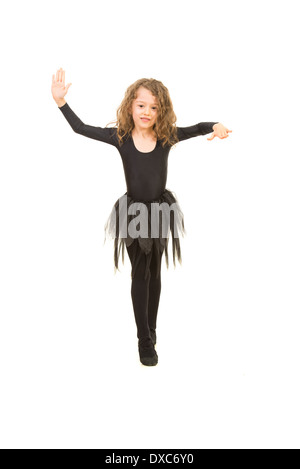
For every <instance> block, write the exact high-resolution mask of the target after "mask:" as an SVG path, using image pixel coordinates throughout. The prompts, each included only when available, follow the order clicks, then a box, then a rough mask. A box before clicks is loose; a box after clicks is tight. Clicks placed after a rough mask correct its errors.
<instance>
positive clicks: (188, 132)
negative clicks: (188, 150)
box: [177, 122, 218, 141]
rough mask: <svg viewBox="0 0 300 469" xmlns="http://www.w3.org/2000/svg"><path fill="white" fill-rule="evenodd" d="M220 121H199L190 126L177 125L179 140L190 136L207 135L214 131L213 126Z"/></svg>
mask: <svg viewBox="0 0 300 469" xmlns="http://www.w3.org/2000/svg"><path fill="white" fill-rule="evenodd" d="M215 124H218V122H199V123H198V124H195V125H191V126H189V127H177V137H178V140H179V141H181V140H187V139H188V138H192V137H197V136H198V135H206V134H209V133H211V132H213V126H214V125H215Z"/></svg>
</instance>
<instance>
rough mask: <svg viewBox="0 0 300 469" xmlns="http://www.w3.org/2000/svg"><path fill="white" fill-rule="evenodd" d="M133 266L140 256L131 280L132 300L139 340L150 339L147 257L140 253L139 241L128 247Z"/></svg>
mask: <svg viewBox="0 0 300 469" xmlns="http://www.w3.org/2000/svg"><path fill="white" fill-rule="evenodd" d="M126 249H127V252H128V255H129V258H130V262H131V265H132V267H133V260H134V255H136V258H137V257H138V256H139V261H138V263H137V265H136V272H135V275H134V278H132V280H131V298H132V304H133V310H134V316H135V322H136V326H137V337H138V339H142V340H144V339H146V338H150V330H149V325H148V301H149V282H150V278H149V277H148V278H147V280H145V278H144V277H145V268H146V255H145V253H143V252H141V251H140V247H139V245H138V241H137V239H135V240H134V242H133V243H132V244H131V245H130V246H126Z"/></svg>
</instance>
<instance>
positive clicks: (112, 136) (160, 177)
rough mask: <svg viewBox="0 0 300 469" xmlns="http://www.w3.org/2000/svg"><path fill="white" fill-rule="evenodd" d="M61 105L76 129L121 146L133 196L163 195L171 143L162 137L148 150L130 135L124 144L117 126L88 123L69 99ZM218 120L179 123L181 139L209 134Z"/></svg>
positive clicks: (142, 198)
mask: <svg viewBox="0 0 300 469" xmlns="http://www.w3.org/2000/svg"><path fill="white" fill-rule="evenodd" d="M59 109H60V110H61V112H62V113H63V115H64V116H65V118H66V119H67V121H68V122H69V124H70V126H71V127H72V129H73V130H74V132H76V133H77V134H80V135H84V136H85V137H89V138H92V139H95V140H100V141H101V142H105V143H109V144H110V145H113V146H115V147H116V148H117V149H118V151H119V153H120V155H121V157H122V162H123V168H124V173H125V179H126V186H127V194H128V195H129V196H130V197H132V198H133V199H134V200H136V201H141V202H147V201H151V200H156V199H158V198H159V196H160V195H161V194H162V193H163V191H164V190H165V187H166V182H167V173H168V155H169V151H170V148H171V146H170V145H165V147H164V148H163V147H162V145H161V142H160V141H159V140H158V141H157V142H156V147H155V148H154V150H152V151H150V152H146V153H145V152H141V151H139V150H137V148H136V147H135V145H134V142H133V139H132V137H131V136H130V137H128V138H127V140H126V141H125V142H124V143H123V145H121V146H120V144H119V140H118V137H117V135H116V127H94V126H91V125H87V124H84V123H83V122H82V121H81V120H80V119H79V117H78V116H77V115H76V114H75V113H74V111H73V110H72V109H71V108H70V106H69V105H68V103H65V104H64V105H63V106H61V107H59ZM214 124H217V122H200V123H198V124H195V125H192V126H190V127H176V129H177V136H178V140H179V141H182V140H186V139H188V138H191V137H197V136H198V135H205V134H209V133H211V132H213V128H212V127H213V125H214Z"/></svg>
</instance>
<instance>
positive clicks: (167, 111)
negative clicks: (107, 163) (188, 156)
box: [106, 78, 178, 147]
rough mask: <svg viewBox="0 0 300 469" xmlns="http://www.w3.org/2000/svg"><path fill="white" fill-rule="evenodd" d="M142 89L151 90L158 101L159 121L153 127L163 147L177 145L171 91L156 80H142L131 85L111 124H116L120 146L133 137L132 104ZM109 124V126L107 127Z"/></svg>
mask: <svg viewBox="0 0 300 469" xmlns="http://www.w3.org/2000/svg"><path fill="white" fill-rule="evenodd" d="M140 87H144V88H146V89H147V90H149V91H150V92H151V93H152V94H153V96H155V97H156V98H157V101H158V109H157V119H156V123H155V124H154V126H153V130H154V132H155V135H156V138H157V140H161V141H162V146H163V147H164V146H165V145H167V144H169V145H170V146H173V145H175V143H177V142H178V138H177V131H176V125H175V122H176V120H177V118H176V115H175V112H174V110H173V104H172V101H171V98H170V94H169V90H168V88H166V87H165V85H164V84H163V83H162V82H161V81H159V80H155V79H154V78H140V79H139V80H137V81H135V82H134V83H133V84H132V85H130V86H129V87H128V88H127V90H126V92H125V96H124V98H123V101H122V102H121V104H120V106H119V107H118V109H117V119H116V120H114V121H112V122H109V124H110V123H116V125H115V127H117V136H118V139H119V142H120V145H122V144H123V143H124V141H125V139H126V138H127V136H129V135H131V132H132V130H133V129H134V121H133V118H132V103H133V101H134V100H135V99H136V98H137V91H138V89H139V88H140ZM109 124H107V125H106V127H107V126H108V125H109Z"/></svg>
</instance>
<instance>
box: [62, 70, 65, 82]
mask: <svg viewBox="0 0 300 469" xmlns="http://www.w3.org/2000/svg"><path fill="white" fill-rule="evenodd" d="M62 81H63V84H65V71H63V72H62Z"/></svg>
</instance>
